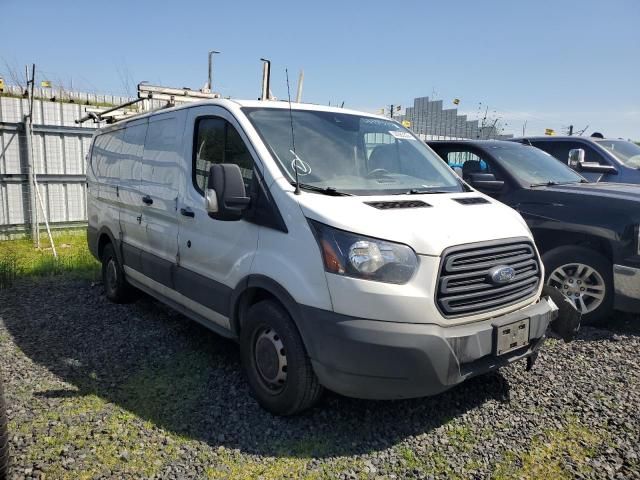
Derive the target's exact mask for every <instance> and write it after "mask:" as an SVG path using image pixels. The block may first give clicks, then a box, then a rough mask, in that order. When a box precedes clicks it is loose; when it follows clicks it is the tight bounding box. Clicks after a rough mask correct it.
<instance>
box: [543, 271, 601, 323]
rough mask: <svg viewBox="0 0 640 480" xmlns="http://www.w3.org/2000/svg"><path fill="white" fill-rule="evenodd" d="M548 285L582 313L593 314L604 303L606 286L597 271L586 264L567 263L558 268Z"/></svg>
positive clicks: (550, 277)
mask: <svg viewBox="0 0 640 480" xmlns="http://www.w3.org/2000/svg"><path fill="white" fill-rule="evenodd" d="M547 285H550V286H552V287H555V288H557V289H558V290H560V291H561V292H562V293H563V294H564V295H565V297H567V298H568V299H569V300H571V302H572V303H573V304H574V305H575V306H576V308H577V309H578V310H579V311H580V312H581V313H582V314H586V313H591V312H593V311H594V310H595V309H596V308H598V307H599V306H600V305H602V302H603V301H604V297H605V294H606V285H605V283H604V279H603V278H602V275H600V273H598V271H597V270H595V269H593V268H592V267H590V266H589V265H585V264H584V263H567V264H566V265H562V266H560V267H558V268H556V269H555V270H554V271H553V272H551V275H549V280H547Z"/></svg>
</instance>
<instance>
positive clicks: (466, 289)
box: [436, 240, 540, 317]
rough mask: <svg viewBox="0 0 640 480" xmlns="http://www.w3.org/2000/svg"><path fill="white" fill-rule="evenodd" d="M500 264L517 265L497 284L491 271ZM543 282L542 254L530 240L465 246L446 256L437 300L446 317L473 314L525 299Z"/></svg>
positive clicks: (441, 266)
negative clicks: (510, 278) (508, 279)
mask: <svg viewBox="0 0 640 480" xmlns="http://www.w3.org/2000/svg"><path fill="white" fill-rule="evenodd" d="M496 266H508V267H511V268H513V269H514V270H515V277H514V278H513V279H512V280H511V281H510V282H508V283H505V284H496V283H494V282H493V281H492V280H491V278H490V275H489V271H490V270H491V269H492V268H494V267H496ZM539 284H540V265H539V261H538V256H537V255H536V251H535V248H534V247H533V245H532V244H531V243H530V242H529V241H528V240H521V241H516V242H508V243H507V242H483V243H476V244H469V245H462V246H459V247H452V248H449V249H447V250H445V252H444V254H443V256H442V263H441V264H440V276H439V278H438V291H437V294H436V302H437V304H438V308H439V309H440V311H441V312H442V314H443V315H444V316H445V317H457V316H461V315H472V314H476V313H481V312H487V311H490V310H496V309H498V308H502V307H506V306H508V305H512V304H514V303H517V302H519V301H521V300H524V299H525V298H527V297H529V296H531V295H533V294H534V293H535V292H536V291H537V289H538V285H539Z"/></svg>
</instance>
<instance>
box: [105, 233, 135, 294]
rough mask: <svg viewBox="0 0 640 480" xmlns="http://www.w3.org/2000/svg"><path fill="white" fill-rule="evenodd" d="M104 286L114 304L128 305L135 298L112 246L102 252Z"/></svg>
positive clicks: (106, 247)
mask: <svg viewBox="0 0 640 480" xmlns="http://www.w3.org/2000/svg"><path fill="white" fill-rule="evenodd" d="M102 284H103V285H104V292H105V295H106V296H107V298H108V299H109V300H111V301H112V302H114V303H127V302H129V301H131V299H132V298H133V287H132V286H131V285H129V283H127V280H126V279H125V277H124V270H123V268H122V265H121V264H120V261H119V260H118V257H117V256H116V252H115V250H114V249H113V245H112V244H108V245H106V246H105V247H104V250H103V251H102Z"/></svg>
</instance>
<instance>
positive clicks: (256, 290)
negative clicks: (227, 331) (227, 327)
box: [231, 287, 291, 336]
mask: <svg viewBox="0 0 640 480" xmlns="http://www.w3.org/2000/svg"><path fill="white" fill-rule="evenodd" d="M263 300H272V301H274V302H276V303H278V304H279V305H280V306H281V307H282V308H284V309H285V310H286V311H287V312H289V310H288V309H287V307H286V306H285V305H284V304H283V303H282V302H281V301H280V300H279V299H278V297H277V296H276V295H274V294H273V293H271V292H270V291H269V290H267V289H265V288H262V287H250V288H247V289H246V290H245V291H244V292H242V295H240V298H238V301H237V303H236V308H235V309H234V315H233V318H232V319H231V320H232V328H233V331H234V333H235V334H236V335H237V336H240V330H242V322H243V321H244V318H245V317H246V314H247V311H248V310H249V308H251V306H253V305H255V304H256V303H258V302H261V301H263ZM289 315H291V312H289Z"/></svg>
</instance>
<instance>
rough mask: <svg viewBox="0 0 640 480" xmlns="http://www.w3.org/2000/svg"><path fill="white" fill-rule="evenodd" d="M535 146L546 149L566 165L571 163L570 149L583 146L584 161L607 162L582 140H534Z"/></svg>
mask: <svg viewBox="0 0 640 480" xmlns="http://www.w3.org/2000/svg"><path fill="white" fill-rule="evenodd" d="M532 143H533V146H534V147H536V148H539V149H540V150H544V151H545V152H547V153H548V154H549V155H552V156H554V157H556V158H557V159H558V160H560V161H561V162H562V163H564V164H565V165H566V164H568V163H569V150H573V149H575V148H581V149H582V150H584V161H585V162H594V163H606V162H605V161H604V160H603V158H602V156H601V155H600V154H599V153H598V152H596V151H595V150H594V148H593V147H591V146H590V145H588V144H586V143H582V142H571V141H568V142H565V141H557V142H554V141H540V142H532Z"/></svg>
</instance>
